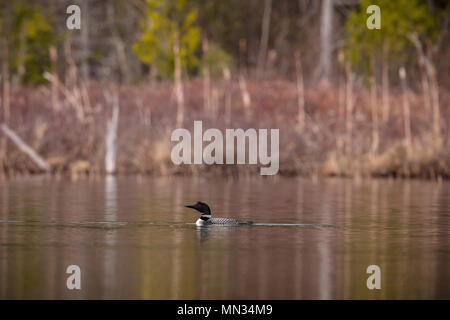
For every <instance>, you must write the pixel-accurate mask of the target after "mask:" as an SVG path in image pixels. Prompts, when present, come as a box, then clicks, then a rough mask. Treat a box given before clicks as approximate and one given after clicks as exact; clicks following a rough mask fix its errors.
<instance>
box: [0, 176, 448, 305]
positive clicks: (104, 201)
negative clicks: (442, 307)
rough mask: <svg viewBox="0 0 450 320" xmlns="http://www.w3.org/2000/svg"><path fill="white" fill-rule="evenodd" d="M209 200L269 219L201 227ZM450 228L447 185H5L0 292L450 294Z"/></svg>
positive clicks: (98, 180)
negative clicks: (72, 281) (74, 275)
mask: <svg viewBox="0 0 450 320" xmlns="http://www.w3.org/2000/svg"><path fill="white" fill-rule="evenodd" d="M197 200H201V201H204V202H206V203H208V204H209V205H210V206H211V208H212V212H213V216H215V217H221V216H222V217H231V218H237V219H245V220H253V221H254V222H255V223H258V225H254V226H241V227H196V226H195V225H194V224H193V222H195V220H196V219H197V218H198V214H196V213H195V212H194V211H193V210H191V209H187V208H184V207H183V206H184V205H185V204H193V203H195V202H196V201H197ZM449 234H450V184H449V183H447V182H426V181H396V180H362V181H354V180H347V179H327V180H318V181H312V180H308V179H301V178H277V179H271V178H265V177H254V178H248V179H245V178H244V179H242V178H241V179H234V180H233V179H226V178H187V177H173V178H151V177H118V178H115V177H108V178H102V177H94V178H83V179H78V180H74V179H67V178H61V179H56V178H50V177H30V178H18V179H12V180H9V181H8V180H6V181H5V180H2V181H0V298H1V299H5V298H7V299H20V298H25V299H54V298H56V299H97V298H98V299H103V298H112V299H367V298H370V299H398V298H405V299H434V298H443V299H450V288H449V285H450V237H449ZM69 265H78V266H79V267H80V269H81V290H68V289H67V287H66V279H67V277H69V275H68V274H66V268H67V267H68V266H69ZM369 265H378V266H379V267H380V270H381V289H380V290H376V289H375V290H369V289H368V288H367V286H366V280H367V278H368V277H369V276H370V274H367V273H366V269H367V267H368V266H369Z"/></svg>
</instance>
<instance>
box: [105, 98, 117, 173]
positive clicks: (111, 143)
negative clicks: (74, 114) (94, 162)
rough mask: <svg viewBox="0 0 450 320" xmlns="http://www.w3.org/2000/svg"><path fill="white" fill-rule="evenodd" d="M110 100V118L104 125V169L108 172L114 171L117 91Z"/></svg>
mask: <svg viewBox="0 0 450 320" xmlns="http://www.w3.org/2000/svg"><path fill="white" fill-rule="evenodd" d="M112 102H113V113H112V118H111V120H109V121H108V124H107V127H106V154H105V170H106V173H108V174H112V173H114V172H116V158H117V129H118V125H119V97H118V94H117V93H115V94H114V96H113V99H112Z"/></svg>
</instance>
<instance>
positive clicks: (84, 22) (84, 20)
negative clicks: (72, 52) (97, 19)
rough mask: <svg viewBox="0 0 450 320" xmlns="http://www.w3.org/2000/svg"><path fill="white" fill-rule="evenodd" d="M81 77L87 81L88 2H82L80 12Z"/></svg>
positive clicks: (86, 0) (87, 0) (84, 0)
mask: <svg viewBox="0 0 450 320" xmlns="http://www.w3.org/2000/svg"><path fill="white" fill-rule="evenodd" d="M81 12H82V13H81V52H82V59H81V75H82V78H83V80H84V81H88V80H89V62H88V57H89V0H83V3H82V10H81Z"/></svg>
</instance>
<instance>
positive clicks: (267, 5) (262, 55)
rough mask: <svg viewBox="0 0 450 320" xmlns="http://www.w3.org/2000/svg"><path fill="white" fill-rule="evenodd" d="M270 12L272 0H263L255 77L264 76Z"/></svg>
mask: <svg viewBox="0 0 450 320" xmlns="http://www.w3.org/2000/svg"><path fill="white" fill-rule="evenodd" d="M271 14H272V0H264V13H263V20H262V24H261V42H260V44H259V53H258V66H257V77H258V78H261V77H263V76H264V69H265V65H266V56H267V48H268V44H269V31H270V16H271Z"/></svg>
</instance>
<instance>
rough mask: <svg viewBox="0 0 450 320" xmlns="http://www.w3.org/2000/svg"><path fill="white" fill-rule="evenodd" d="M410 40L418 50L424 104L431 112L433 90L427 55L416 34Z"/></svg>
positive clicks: (410, 36)
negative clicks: (429, 77)
mask: <svg viewBox="0 0 450 320" xmlns="http://www.w3.org/2000/svg"><path fill="white" fill-rule="evenodd" d="M408 38H409V40H411V42H412V43H413V44H414V47H415V48H416V52H417V58H418V59H417V61H418V63H419V69H420V75H421V85H422V96H423V104H424V106H425V110H426V111H427V113H428V114H429V112H430V110H431V104H430V98H431V90H430V83H429V80H428V78H427V67H426V62H425V61H426V57H425V53H424V52H423V47H422V44H421V43H420V41H419V37H418V36H417V35H416V34H411V35H409V37H408Z"/></svg>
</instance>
